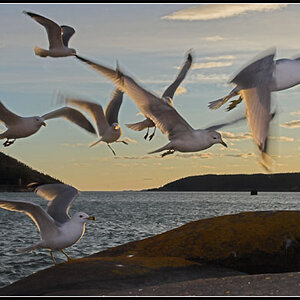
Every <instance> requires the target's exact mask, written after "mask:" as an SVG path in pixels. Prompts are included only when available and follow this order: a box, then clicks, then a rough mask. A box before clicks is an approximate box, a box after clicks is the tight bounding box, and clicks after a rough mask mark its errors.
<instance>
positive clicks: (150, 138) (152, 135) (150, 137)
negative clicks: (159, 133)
mask: <svg viewBox="0 0 300 300" xmlns="http://www.w3.org/2000/svg"><path fill="white" fill-rule="evenodd" d="M155 131H156V127H154V131H153V133H152V134H151V135H150V136H149V142H150V141H151V140H152V139H153V137H154V135H155Z"/></svg>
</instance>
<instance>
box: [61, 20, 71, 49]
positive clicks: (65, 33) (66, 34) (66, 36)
mask: <svg viewBox="0 0 300 300" xmlns="http://www.w3.org/2000/svg"><path fill="white" fill-rule="evenodd" d="M60 27H61V30H62V41H63V44H64V45H65V47H68V44H69V40H70V38H71V37H72V36H73V34H74V33H75V29H74V28H73V27H70V26H67V25H62V26H60Z"/></svg>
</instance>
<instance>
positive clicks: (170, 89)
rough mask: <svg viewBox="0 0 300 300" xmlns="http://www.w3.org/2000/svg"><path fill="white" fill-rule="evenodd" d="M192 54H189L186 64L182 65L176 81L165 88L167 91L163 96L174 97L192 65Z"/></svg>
mask: <svg viewBox="0 0 300 300" xmlns="http://www.w3.org/2000/svg"><path fill="white" fill-rule="evenodd" d="M192 61H193V58H192V55H191V53H189V54H188V56H187V59H186V61H185V63H184V65H183V66H182V68H181V70H180V72H179V74H178V75H177V77H176V79H175V80H174V82H173V83H172V84H171V85H170V86H169V87H168V88H167V89H166V90H165V92H164V93H163V95H162V97H170V98H173V97H174V94H175V92H176V90H177V88H178V86H179V85H180V84H181V82H182V81H183V79H184V78H185V76H186V74H187V72H188V71H189V69H190V68H191V65H192Z"/></svg>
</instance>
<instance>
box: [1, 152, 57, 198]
mask: <svg viewBox="0 0 300 300" xmlns="http://www.w3.org/2000/svg"><path fill="white" fill-rule="evenodd" d="M32 182H38V183H43V184H46V183H58V182H61V181H60V180H58V179H55V178H53V177H51V176H49V175H46V174H43V173H41V172H39V171H36V170H34V169H32V168H31V167H29V166H27V165H25V164H24V163H22V162H20V161H18V160H16V159H14V158H12V157H10V156H8V155H6V154H4V153H2V152H0V192H27V191H28V189H27V188H26V186H27V184H29V183H32Z"/></svg>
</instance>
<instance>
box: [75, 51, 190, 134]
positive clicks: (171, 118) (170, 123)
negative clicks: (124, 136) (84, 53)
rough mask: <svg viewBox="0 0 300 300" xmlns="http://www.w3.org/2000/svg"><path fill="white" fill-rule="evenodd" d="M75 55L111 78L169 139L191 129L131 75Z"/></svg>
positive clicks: (167, 104)
mask: <svg viewBox="0 0 300 300" xmlns="http://www.w3.org/2000/svg"><path fill="white" fill-rule="evenodd" d="M76 57H77V58H78V59H80V60H81V61H83V62H85V63H87V64H88V65H90V66H91V67H92V68H94V69H96V70H97V71H99V72H101V73H102V74H103V75H104V76H106V77H107V78H109V79H111V80H112V81H113V82H114V84H115V85H116V86H117V88H118V89H120V90H121V91H123V92H124V93H127V94H128V96H129V97H130V98H131V99H132V100H133V101H134V102H135V103H136V105H137V106H138V108H139V109H140V111H141V112H142V113H143V114H144V116H145V117H147V118H149V119H151V120H152V121H153V122H154V123H155V125H156V126H157V127H158V128H159V129H160V130H161V132H162V133H164V134H167V135H168V138H169V139H172V138H174V137H175V135H180V134H185V133H186V132H190V131H192V130H193V128H192V127H191V126H190V125H189V124H188V123H187V122H186V121H185V120H184V119H183V118H182V117H181V116H180V114H179V113H178V112H177V111H176V110H175V108H173V107H172V106H171V105H170V104H169V103H166V102H165V101H163V100H162V99H161V98H158V97H157V96H155V95H153V94H152V93H150V92H148V91H147V90H145V89H144V88H142V87H141V86H140V85H138V84H137V83H136V82H135V81H134V80H133V79H132V78H131V77H129V76H126V75H124V74H122V73H121V72H120V71H119V70H116V71H115V70H113V69H111V68H108V67H105V66H102V65H100V64H97V63H94V62H92V61H90V60H87V59H85V58H82V57H80V56H78V55H77V56H76Z"/></svg>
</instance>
